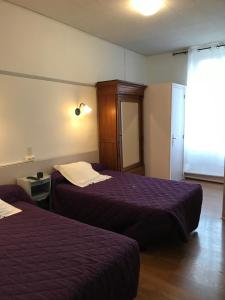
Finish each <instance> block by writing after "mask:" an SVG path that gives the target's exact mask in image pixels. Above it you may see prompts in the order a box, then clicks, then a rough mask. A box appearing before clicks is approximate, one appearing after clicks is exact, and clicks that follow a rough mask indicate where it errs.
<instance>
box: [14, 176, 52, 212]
mask: <svg viewBox="0 0 225 300" xmlns="http://www.w3.org/2000/svg"><path fill="white" fill-rule="evenodd" d="M17 184H18V185H19V186H21V187H22V188H23V189H24V190H25V191H26V192H27V194H28V195H29V196H30V197H31V198H32V200H34V201H37V203H38V206H39V207H42V208H45V209H50V201H49V198H50V192H51V177H50V176H49V175H46V174H45V175H44V176H43V178H40V179H38V180H33V179H28V178H27V177H21V178H17Z"/></svg>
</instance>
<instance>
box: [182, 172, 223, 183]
mask: <svg viewBox="0 0 225 300" xmlns="http://www.w3.org/2000/svg"><path fill="white" fill-rule="evenodd" d="M184 178H185V179H196V180H202V181H209V182H215V183H224V177H223V176H211V175H203V174H193V173H184Z"/></svg>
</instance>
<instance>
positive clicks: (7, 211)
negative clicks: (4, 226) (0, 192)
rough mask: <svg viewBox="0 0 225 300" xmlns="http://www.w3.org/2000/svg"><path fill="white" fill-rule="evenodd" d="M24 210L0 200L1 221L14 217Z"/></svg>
mask: <svg viewBox="0 0 225 300" xmlns="http://www.w3.org/2000/svg"><path fill="white" fill-rule="evenodd" d="M21 211H22V210H21V209H19V208H17V207H15V206H13V205H11V204H9V203H7V202H5V201H3V200H2V199H0V219H2V218H5V217H9V216H12V215H14V214H17V213H19V212H21Z"/></svg>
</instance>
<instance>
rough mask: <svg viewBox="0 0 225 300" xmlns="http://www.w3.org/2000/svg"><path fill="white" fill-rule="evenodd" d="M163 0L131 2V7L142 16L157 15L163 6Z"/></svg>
mask: <svg viewBox="0 0 225 300" xmlns="http://www.w3.org/2000/svg"><path fill="white" fill-rule="evenodd" d="M163 2H164V0H131V5H132V7H133V8H134V9H135V10H137V11H138V12H139V13H141V14H142V15H144V16H151V15H154V14H155V13H157V12H158V11H159V10H160V8H161V7H162V6H163Z"/></svg>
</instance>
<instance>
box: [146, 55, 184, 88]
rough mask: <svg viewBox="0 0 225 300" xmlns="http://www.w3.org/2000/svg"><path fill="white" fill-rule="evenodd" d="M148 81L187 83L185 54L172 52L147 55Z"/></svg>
mask: <svg viewBox="0 0 225 300" xmlns="http://www.w3.org/2000/svg"><path fill="white" fill-rule="evenodd" d="M148 79H149V83H164V82H174V83H179V84H183V85H186V84H187V55H185V54H180V55H175V56H173V55H172V53H165V54H159V55H152V56H149V57H148Z"/></svg>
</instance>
